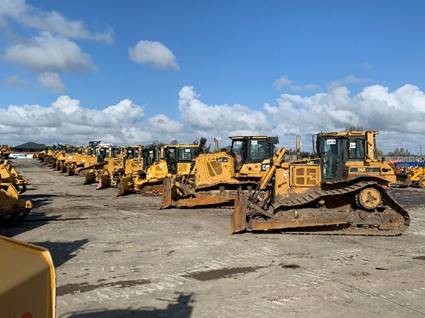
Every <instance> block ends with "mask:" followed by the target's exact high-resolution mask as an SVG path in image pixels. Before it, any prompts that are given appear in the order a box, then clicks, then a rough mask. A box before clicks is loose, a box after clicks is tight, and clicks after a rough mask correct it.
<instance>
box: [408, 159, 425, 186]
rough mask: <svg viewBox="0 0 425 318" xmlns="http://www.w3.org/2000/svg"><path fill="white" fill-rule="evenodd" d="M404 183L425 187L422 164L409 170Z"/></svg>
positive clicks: (424, 173)
mask: <svg viewBox="0 0 425 318" xmlns="http://www.w3.org/2000/svg"><path fill="white" fill-rule="evenodd" d="M404 185H405V186H412V187H418V188H422V189H425V167H424V166H423V164H422V165H421V166H418V167H414V168H412V169H411V170H410V171H409V173H408V174H407V179H406V181H405V183H404Z"/></svg>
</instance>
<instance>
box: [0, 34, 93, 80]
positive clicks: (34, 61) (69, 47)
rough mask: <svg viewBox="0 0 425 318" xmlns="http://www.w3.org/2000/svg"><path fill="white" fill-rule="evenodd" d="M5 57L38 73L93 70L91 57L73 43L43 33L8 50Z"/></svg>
mask: <svg viewBox="0 0 425 318" xmlns="http://www.w3.org/2000/svg"><path fill="white" fill-rule="evenodd" d="M3 57H4V58H5V59H6V60H8V61H11V62H16V63H18V64H21V65H24V66H26V67H29V68H31V69H33V70H35V71H37V72H45V71H51V72H58V71H72V72H76V71H83V70H90V69H93V68H94V66H93V63H92V61H91V59H90V57H89V56H88V55H87V54H85V53H83V52H82V51H81V49H80V47H79V46H78V45H77V44H76V43H75V42H73V41H71V40H68V39H65V38H63V37H60V36H54V35H52V34H50V33H47V32H43V33H41V34H40V35H38V36H36V37H35V38H34V39H33V40H32V41H28V42H27V43H21V44H16V45H13V46H10V47H8V48H7V49H6V51H5V53H4V55H3Z"/></svg>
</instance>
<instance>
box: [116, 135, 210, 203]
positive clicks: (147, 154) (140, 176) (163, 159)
mask: <svg viewBox="0 0 425 318" xmlns="http://www.w3.org/2000/svg"><path fill="white" fill-rule="evenodd" d="M205 142H206V140H205V139H204V138H202V139H201V142H200V144H175V145H164V146H162V147H161V148H160V149H158V148H156V147H153V148H152V147H150V148H146V149H144V153H143V168H144V169H143V170H140V171H138V172H133V173H130V174H128V175H126V176H125V177H124V178H122V180H121V181H120V186H119V188H120V190H119V193H118V195H123V194H128V193H145V194H150V195H161V194H162V193H163V181H164V179H165V178H166V177H169V176H171V175H178V176H187V175H189V174H190V173H191V170H192V165H193V160H194V158H195V157H196V156H197V154H198V153H199V152H200V151H201V149H202V148H203V147H204V145H205ZM158 150H159V151H158Z"/></svg>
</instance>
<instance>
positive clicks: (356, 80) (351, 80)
mask: <svg viewBox="0 0 425 318" xmlns="http://www.w3.org/2000/svg"><path fill="white" fill-rule="evenodd" d="M370 82H373V80H371V79H370V78H365V77H357V76H354V75H348V76H346V77H344V78H341V79H338V80H335V81H332V82H331V83H330V87H331V88H335V87H340V86H346V85H351V84H365V83H370Z"/></svg>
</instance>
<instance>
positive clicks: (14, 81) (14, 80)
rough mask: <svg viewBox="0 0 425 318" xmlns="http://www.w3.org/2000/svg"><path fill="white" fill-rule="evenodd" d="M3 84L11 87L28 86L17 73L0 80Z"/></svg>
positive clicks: (23, 87)
mask: <svg viewBox="0 0 425 318" xmlns="http://www.w3.org/2000/svg"><path fill="white" fill-rule="evenodd" d="M2 83H3V85H6V86H9V87H13V88H21V89H26V88H28V87H29V84H28V82H27V81H26V80H25V79H23V78H21V77H19V76H18V75H11V76H9V77H7V78H5V79H4V80H3V81H2Z"/></svg>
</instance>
